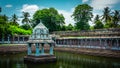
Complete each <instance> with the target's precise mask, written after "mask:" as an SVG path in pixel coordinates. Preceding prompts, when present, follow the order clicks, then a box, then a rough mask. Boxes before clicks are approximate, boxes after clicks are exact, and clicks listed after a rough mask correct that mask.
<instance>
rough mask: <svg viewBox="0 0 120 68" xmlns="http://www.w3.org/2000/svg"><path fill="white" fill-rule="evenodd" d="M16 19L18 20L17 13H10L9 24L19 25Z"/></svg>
mask: <svg viewBox="0 0 120 68" xmlns="http://www.w3.org/2000/svg"><path fill="white" fill-rule="evenodd" d="M17 21H18V17H17V15H16V14H13V15H12V19H11V24H12V25H19V24H18V22H17Z"/></svg>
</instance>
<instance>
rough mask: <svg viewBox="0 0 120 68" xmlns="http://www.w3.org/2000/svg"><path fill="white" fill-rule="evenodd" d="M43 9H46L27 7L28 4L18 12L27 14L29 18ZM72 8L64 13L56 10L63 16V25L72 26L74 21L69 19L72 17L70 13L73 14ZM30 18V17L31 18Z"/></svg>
mask: <svg viewBox="0 0 120 68" xmlns="http://www.w3.org/2000/svg"><path fill="white" fill-rule="evenodd" d="M43 8H46V7H39V6H37V5H28V4H24V5H23V6H22V9H21V10H20V12H29V13H30V15H31V16H33V14H34V13H35V12H36V11H37V10H39V9H43ZM73 10H74V8H72V9H71V11H66V10H58V12H59V13H60V14H63V16H64V17H65V24H66V25H68V24H70V23H71V24H74V23H75V22H74V20H73V18H72V17H71V15H72V12H73ZM31 18H32V17H31Z"/></svg>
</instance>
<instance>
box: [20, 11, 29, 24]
mask: <svg viewBox="0 0 120 68" xmlns="http://www.w3.org/2000/svg"><path fill="white" fill-rule="evenodd" d="M28 17H30V14H29V13H28V12H23V19H22V23H23V24H30V20H29V18H28Z"/></svg>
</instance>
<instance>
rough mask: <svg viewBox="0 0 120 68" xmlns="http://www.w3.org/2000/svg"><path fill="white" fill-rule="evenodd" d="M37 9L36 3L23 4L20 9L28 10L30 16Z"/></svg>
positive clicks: (22, 10)
mask: <svg viewBox="0 0 120 68" xmlns="http://www.w3.org/2000/svg"><path fill="white" fill-rule="evenodd" d="M38 9H39V7H38V6H37V5H28V4H24V5H23V7H22V9H21V12H29V13H30V15H31V16H32V15H33V14H34V13H35V12H36V11H37V10H38Z"/></svg>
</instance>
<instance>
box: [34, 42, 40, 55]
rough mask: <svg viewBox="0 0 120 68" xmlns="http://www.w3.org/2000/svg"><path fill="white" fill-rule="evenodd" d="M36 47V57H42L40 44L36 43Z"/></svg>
mask: <svg viewBox="0 0 120 68" xmlns="http://www.w3.org/2000/svg"><path fill="white" fill-rule="evenodd" d="M35 46H36V54H35V55H36V56H39V55H40V50H39V43H36V44H35Z"/></svg>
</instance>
